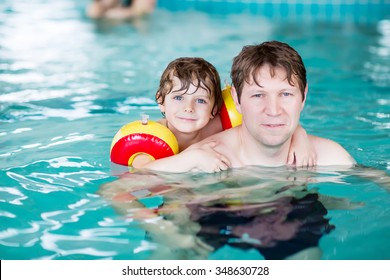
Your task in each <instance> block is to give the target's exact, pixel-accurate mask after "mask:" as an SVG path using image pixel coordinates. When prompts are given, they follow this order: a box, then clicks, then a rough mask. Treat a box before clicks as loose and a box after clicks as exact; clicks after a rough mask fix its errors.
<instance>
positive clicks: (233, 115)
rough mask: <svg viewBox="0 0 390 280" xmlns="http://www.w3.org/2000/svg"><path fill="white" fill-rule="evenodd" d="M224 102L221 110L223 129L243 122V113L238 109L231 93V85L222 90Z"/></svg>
mask: <svg viewBox="0 0 390 280" xmlns="http://www.w3.org/2000/svg"><path fill="white" fill-rule="evenodd" d="M222 98H223V104H222V107H221V111H220V116H221V122H222V127H223V130H226V129H229V128H232V127H235V126H238V125H240V124H241V123H242V115H241V114H240V113H239V112H238V111H237V109H236V105H235V104H234V100H233V97H232V94H231V86H226V87H225V88H224V89H223V90H222Z"/></svg>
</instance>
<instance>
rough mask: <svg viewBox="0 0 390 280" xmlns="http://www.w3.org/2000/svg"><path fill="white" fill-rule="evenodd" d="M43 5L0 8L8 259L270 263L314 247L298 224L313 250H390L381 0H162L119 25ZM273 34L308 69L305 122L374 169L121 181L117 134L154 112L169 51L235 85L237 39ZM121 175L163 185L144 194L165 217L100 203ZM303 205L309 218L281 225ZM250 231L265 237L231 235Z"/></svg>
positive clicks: (0, 161) (1, 167) (386, 35)
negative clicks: (293, 3) (261, 0)
mask: <svg viewBox="0 0 390 280" xmlns="http://www.w3.org/2000/svg"><path fill="white" fill-rule="evenodd" d="M47 2H48V1H42V0H35V1H10V0H5V1H4V0H3V1H0V143H1V144H0V258H1V259H147V258H189V259H198V258H208V259H241V258H245V259H263V258H264V257H265V255H268V253H265V251H264V250H265V249H264V246H265V247H267V246H268V248H269V247H270V248H273V247H277V246H276V245H275V243H277V244H279V245H278V246H280V248H281V249H278V250H276V249H275V250H274V251H275V252H276V251H278V252H280V251H284V252H288V250H287V249H285V248H287V247H288V248H291V247H294V244H298V243H300V244H301V245H300V246H302V248H303V249H307V248H309V245H307V246H305V245H302V243H305V242H302V240H306V239H305V238H301V240H300V241H296V240H294V239H293V238H292V237H291V236H290V235H293V233H297V232H301V233H302V232H312V233H314V234H315V235H316V236H317V237H318V242H317V243H318V244H316V246H315V247H316V250H315V253H313V252H311V251H310V252H309V253H308V256H310V257H319V258H321V259H390V253H389V252H390V242H389V241H388V239H389V236H390V219H389V218H390V199H389V198H390V197H389V191H390V183H389V181H390V180H389V179H388V177H389V170H390V156H389V155H390V145H389V144H390V141H389V140H390V137H389V136H390V133H389V130H390V98H389V96H390V66H389V65H390V10H389V4H388V3H385V2H383V1H382V2H381V3H384V4H381V5H379V6H378V5H372V6H370V5H369V8H368V9H365V8H367V7H363V6H364V5H363V6H346V7H345V9H344V8H343V9H338V10H337V9H336V10H332V9H330V8H329V7H322V8H321V7H314V8H313V7H310V8H307V7H306V6H303V8H302V9H298V8H297V9H298V10H297V11H298V12H295V13H291V7H288V5H287V6H280V7H275V6H272V5H271V6H270V5H255V4H253V3H249V4H247V5H245V4H242V3H241V4H237V3H230V4H228V3H224V1H216V3H209V6H207V4H205V3H204V2H202V3H201V2H199V3H201V4H199V3H198V4H196V3H197V1H183V2H181V4H180V3H179V2H178V1H171V2H170V1H163V0H161V1H160V3H159V7H158V8H157V10H156V12H155V14H154V16H153V17H151V18H148V19H144V20H139V21H137V22H129V23H117V22H107V21H99V22H96V21H91V20H89V19H87V18H86V17H85V16H84V12H83V8H84V6H85V4H86V3H88V1H76V0H59V1H55V2H53V3H52V2H50V3H47ZM217 2H218V3H217ZM249 2H250V1H249ZM223 3H224V4H223ZM205 5H206V6H205ZM221 5H224V6H223V7H222V8H223V9H222V8H221ZM289 9H290V10H289ZM221 10H224V11H226V13H222V12H221ZM289 11H290V12H289ZM316 13H317V14H316ZM313 14H315V15H318V16H316V17H314V16H313ZM274 39H275V40H281V41H285V42H288V43H289V44H291V45H292V46H293V47H294V48H296V49H297V50H298V51H299V52H300V53H301V55H302V58H303V60H304V62H305V64H306V67H307V70H308V81H309V96H308V101H307V102H306V107H305V110H304V112H303V114H302V122H301V123H302V125H303V127H304V128H306V130H307V131H308V132H309V133H311V134H314V135H319V136H322V137H326V138H330V139H333V140H335V141H337V142H339V143H340V144H342V145H343V146H344V147H345V148H346V149H347V150H348V151H349V152H350V153H351V154H352V155H353V156H354V157H355V158H356V160H357V161H358V162H359V163H360V164H361V165H362V166H365V167H359V168H354V169H352V170H341V169H340V168H339V167H333V168H327V169H320V168H319V169H316V170H308V171H305V170H298V171H295V170H288V169H284V168H281V169H264V168H260V167H248V168H244V169H240V170H231V171H229V172H225V173H223V174H218V175H206V174H181V175H167V174H142V175H137V174H136V175H132V176H133V177H131V176H130V179H127V180H125V181H124V183H123V184H122V183H121V182H122V181H116V180H117V178H118V177H117V176H114V173H116V172H117V170H116V168H115V166H112V165H111V164H110V162H109V148H110V144H111V139H112V137H113V135H114V134H115V133H116V131H117V130H118V129H119V128H120V127H121V126H122V125H123V124H125V123H127V122H130V121H132V120H134V119H137V118H139V115H140V113H141V112H143V113H147V114H149V115H150V116H151V118H153V119H157V118H160V113H159V111H158V107H157V106H156V105H155V103H154V93H155V90H156V89H157V87H158V82H159V77H160V75H161V73H162V71H163V69H164V68H165V67H166V65H167V64H168V63H169V62H170V61H171V60H172V59H174V58H176V57H179V56H201V57H204V58H205V59H207V60H208V61H210V62H211V63H213V64H214V65H215V66H216V68H217V69H218V71H219V72H220V75H221V78H222V80H223V81H226V82H229V69H230V65H231V60H232V58H233V57H234V56H235V55H236V54H237V53H238V52H239V51H240V49H241V48H242V46H243V45H245V44H252V43H257V42H262V41H265V40H274ZM113 182H117V185H115V186H116V187H112V188H108V186H110V184H113ZM107 184H108V185H107ZM118 184H119V186H120V188H122V189H121V191H124V192H126V188H128V187H129V186H132V185H137V186H140V185H145V186H147V187H149V186H156V185H169V186H170V188H172V191H170V192H168V193H167V194H166V195H165V197H164V198H162V197H161V196H157V197H155V198H150V199H149V200H148V199H147V200H146V201H144V202H143V203H144V204H145V205H146V206H148V207H150V208H153V207H156V206H158V205H159V204H161V203H162V201H163V200H164V199H165V200H164V206H166V208H167V213H165V214H164V213H162V215H164V216H165V220H162V219H161V218H156V217H154V218H150V217H149V218H148V216H147V214H148V213H146V214H145V213H144V214H145V216H143V215H141V216H140V214H139V213H141V214H142V212H137V210H138V209H137V208H132V209H128V210H127V212H126V214H123V211H124V210H123V208H122V207H121V205H112V203H111V200H110V199H108V200H106V199H104V198H103V197H102V195H103V196H105V195H108V196H110V194H112V193H115V192H116V191H117V189H116V188H117V187H118ZM105 188H108V190H109V191H108V192H104V191H102V190H105ZM120 188H119V189H120ZM194 201H195V202H196V203H195V202H194ZM296 201H297V203H296V204H294V205H298V206H299V205H306V206H305V207H303V208H304V209H307V211H306V212H305V213H302V214H301V216H300V217H299V218H295V219H294V218H291V217H290V216H291V215H290V216H289V218H286V215H287V214H288V213H290V214H291V213H295V212H294V211H293V210H292V208H294V207H292V206H291V205H292V204H293V203H292V202H294V203H295V202H296ZM309 202H310V203H309ZM184 204H185V205H184ZM170 205H175V207H176V208H175V207H170ZM307 205H309V206H310V205H312V206H313V207H314V208H313V209H317V210H318V209H322V208H324V209H326V211H325V212H324V211H320V212H321V213H320V214H318V215H317V214H315V213H317V212H316V211H314V210H313V211H312V210H310V209H311V208H310V207H309V208H307V207H308V206H307ZM114 206H115V207H114ZM298 206H297V207H298ZM298 208H299V207H298ZM202 209H203V210H202ZM248 209H255V210H256V211H254V210H253V211H249V210H248ZM281 209H283V210H281ZM294 209H295V208H294ZM201 210H202V211H206V212H202V213H203V214H204V216H202V215H203V214H202V215H200V214H199V211H201ZM196 211H198V212H196ZM207 211H208V212H207ZM249 212H250V213H249ZM175 213H176V214H175ZM197 213H198V214H197ZM226 213H228V215H227V214H226ZM237 213H241V214H240V215H241V216H239V215H238V214H237ZM269 213H271V214H269ZM275 213H276V214H275ZM313 213H314V214H313ZM274 214H275V215H274ZM197 215H198V217H196V216H197ZM229 215H230V216H229ZM313 215H314V216H315V217H314V216H313ZM227 216H229V217H227ZM239 217H241V218H242V219H241V220H245V219H246V220H250V221H248V222H247V224H245V225H244V224H240V221H241V220H240V219H239ZM313 217H314V218H313ZM207 218H208V220H207ZM202 219H203V220H202ZM205 219H206V220H207V221H206V220H205ZM234 219H235V220H234ZM214 220H217V223H214V224H213V221H214ZM233 220H234V221H233ZM254 220H255V221H258V223H253V221H254ZM153 221H154V222H153ZM165 221H166V222H165ZM196 221H198V222H199V223H200V224H202V228H200V227H199V224H196ZM313 221H314V222H313ZM159 223H163V224H164V223H170V225H174V227H175V228H176V229H175V230H176V231H174V232H176V233H177V234H178V235H177V236H176V237H177V238H176V239H175V240H176V241H178V240H184V241H185V240H188V238H190V240H197V243H196V245H191V246H190V245H188V244H189V243H186V244H187V245H178V244H182V243H180V242H177V244H176V245H175V246H178V247H177V248H176V247H175V246H173V244H172V242H170V240H169V236H170V233H169V232H168V233H164V232H161V231H158V230H156V229H153V228H151V227H150V226H151V225H153V224H156V225H158V224H159ZM313 223H314V224H313ZM270 224H272V227H271V225H270ZM275 225H278V226H279V227H276V226H275ZM251 226H252V228H254V229H255V232H256V234H257V233H258V234H259V235H261V236H259V237H258V239H256V240H252V239H253V238H252V239H250V238H249V239H248V236H247V235H245V234H242V235H241V236H233V234H232V233H231V232H234V229H236V230H238V231H239V230H241V231H242V230H243V229H246V230H247V231H250V230H249V228H250V227H251ZM265 228H267V229H268V231H267V230H266V229H265ZM270 228H272V229H270ZM146 232H147V233H146ZM281 232H282V233H281ZM263 233H264V234H263ZM267 233H268V234H267ZM196 234H198V235H197V237H196V238H194V236H195V235H196ZM256 234H254V235H256ZM262 234H263V235H262ZM159 235H160V237H159ZM172 236H175V235H173V234H172V235H171V237H172ZM278 236H279V237H278ZM252 237H253V236H252ZM186 238H187V239H186ZM191 238H192V239H191ZM289 239H290V240H291V242H290V243H288V244H286V243H285V242H280V240H284V241H286V240H289ZM275 240H278V241H275ZM184 241H183V242H184ZM184 243H185V242H184ZM190 243H191V242H190ZM270 244H271V245H270ZM180 246H181V247H180ZM283 246H285V247H283ZM259 247H261V250H258V248H259ZM278 248H279V247H278ZM310 248H312V247H310ZM317 249H319V250H317ZM272 250H273V249H270V251H272ZM318 251H320V252H321V254H317V253H318ZM243 252H245V254H243ZM305 252H306V251H305ZM271 253H272V252H271ZM271 253H270V254H271Z"/></svg>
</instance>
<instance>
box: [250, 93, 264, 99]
mask: <svg viewBox="0 0 390 280" xmlns="http://www.w3.org/2000/svg"><path fill="white" fill-rule="evenodd" d="M263 96H264V94H262V93H256V94H254V95H252V97H255V98H260V97H263Z"/></svg>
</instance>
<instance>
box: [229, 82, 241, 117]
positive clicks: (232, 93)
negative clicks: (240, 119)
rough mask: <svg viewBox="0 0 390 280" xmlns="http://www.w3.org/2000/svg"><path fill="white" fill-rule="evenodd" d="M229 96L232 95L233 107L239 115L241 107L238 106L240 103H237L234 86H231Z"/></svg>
mask: <svg viewBox="0 0 390 280" xmlns="http://www.w3.org/2000/svg"><path fill="white" fill-rule="evenodd" d="M230 91H231V92H230V94H231V95H232V97H233V100H234V105H236V109H237V111H238V112H239V113H240V114H242V113H241V105H240V102H239V101H238V96H237V91H236V88H235V87H234V86H232V88H231V90H230Z"/></svg>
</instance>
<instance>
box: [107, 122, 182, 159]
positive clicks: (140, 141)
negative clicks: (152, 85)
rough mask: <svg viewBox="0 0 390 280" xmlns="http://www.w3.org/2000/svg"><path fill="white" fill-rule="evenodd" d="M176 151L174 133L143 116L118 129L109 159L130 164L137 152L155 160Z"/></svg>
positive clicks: (173, 153)
mask: <svg viewBox="0 0 390 280" xmlns="http://www.w3.org/2000/svg"><path fill="white" fill-rule="evenodd" d="M178 152H179V144H178V143H177V140H176V137H175V135H174V134H173V133H172V132H171V131H170V130H169V129H168V128H167V127H165V126H163V125H162V124H159V123H157V122H154V121H148V120H147V118H146V119H145V118H144V119H143V120H142V121H134V122H131V123H128V124H126V125H124V126H123V127H122V128H121V129H119V131H118V132H117V133H116V134H115V136H114V139H113V140H112V144H111V150H110V159H111V161H112V162H114V163H117V164H121V165H127V166H131V165H132V163H133V160H134V158H135V157H136V156H137V155H139V154H145V155H148V156H149V157H150V158H152V159H153V160H155V159H160V158H164V157H169V156H173V155H175V154H177V153H178Z"/></svg>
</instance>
